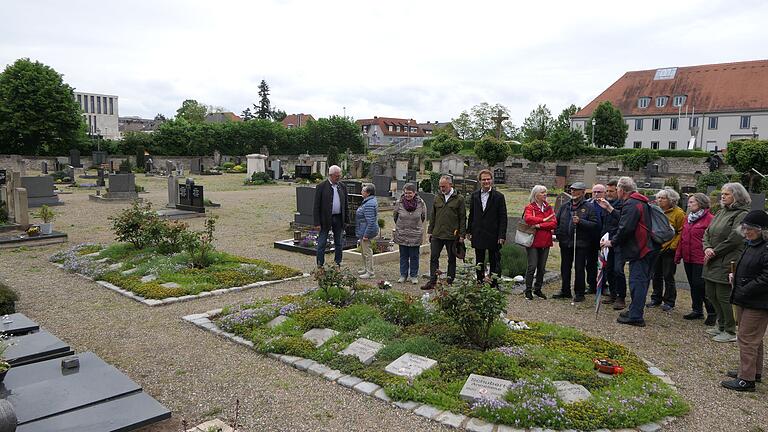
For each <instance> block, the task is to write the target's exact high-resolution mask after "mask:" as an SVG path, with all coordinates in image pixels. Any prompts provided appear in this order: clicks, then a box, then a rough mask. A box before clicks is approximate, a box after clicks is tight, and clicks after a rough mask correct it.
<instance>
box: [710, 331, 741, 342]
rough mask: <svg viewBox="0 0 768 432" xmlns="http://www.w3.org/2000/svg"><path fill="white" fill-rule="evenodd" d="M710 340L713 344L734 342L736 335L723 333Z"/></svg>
mask: <svg viewBox="0 0 768 432" xmlns="http://www.w3.org/2000/svg"><path fill="white" fill-rule="evenodd" d="M712 340H713V341H715V342H736V335H735V334H730V333H728V332H725V331H724V332H722V333H720V334H719V335H717V336H715V337H713V338H712Z"/></svg>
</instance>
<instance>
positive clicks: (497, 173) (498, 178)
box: [493, 168, 507, 184]
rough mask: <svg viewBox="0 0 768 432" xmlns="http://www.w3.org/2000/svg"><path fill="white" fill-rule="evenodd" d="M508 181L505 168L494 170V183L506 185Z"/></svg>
mask: <svg viewBox="0 0 768 432" xmlns="http://www.w3.org/2000/svg"><path fill="white" fill-rule="evenodd" d="M506 181H507V172H506V171H504V168H496V169H495V170H493V182H494V183H496V184H504V183H506Z"/></svg>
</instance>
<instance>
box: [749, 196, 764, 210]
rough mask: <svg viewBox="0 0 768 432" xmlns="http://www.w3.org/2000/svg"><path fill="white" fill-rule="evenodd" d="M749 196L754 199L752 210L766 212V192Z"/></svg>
mask: <svg viewBox="0 0 768 432" xmlns="http://www.w3.org/2000/svg"><path fill="white" fill-rule="evenodd" d="M749 196H750V197H752V210H765V192H762V193H759V194H756V193H750V194H749Z"/></svg>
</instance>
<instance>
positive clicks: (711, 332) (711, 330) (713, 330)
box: [704, 327, 722, 336]
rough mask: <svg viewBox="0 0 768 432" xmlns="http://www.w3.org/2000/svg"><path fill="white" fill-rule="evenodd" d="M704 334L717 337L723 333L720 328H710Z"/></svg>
mask: <svg viewBox="0 0 768 432" xmlns="http://www.w3.org/2000/svg"><path fill="white" fill-rule="evenodd" d="M704 332H705V333H706V334H708V335H712V336H717V335H719V334H720V333H722V332H721V331H720V329H719V328H717V327H710V328H708V329H706V330H705V331H704Z"/></svg>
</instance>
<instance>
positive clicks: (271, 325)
mask: <svg viewBox="0 0 768 432" xmlns="http://www.w3.org/2000/svg"><path fill="white" fill-rule="evenodd" d="M287 319H288V317H287V316H285V315H280V316H278V317H276V318H275V319H273V320H272V321H270V322H268V323H267V327H269V328H275V327H277V326H279V325H280V324H282V323H283V322H284V321H285V320H287Z"/></svg>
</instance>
